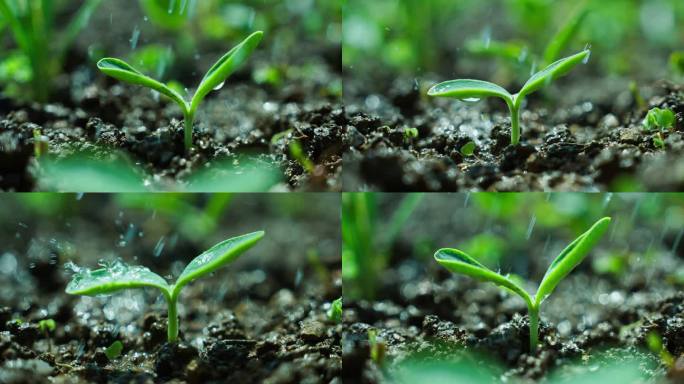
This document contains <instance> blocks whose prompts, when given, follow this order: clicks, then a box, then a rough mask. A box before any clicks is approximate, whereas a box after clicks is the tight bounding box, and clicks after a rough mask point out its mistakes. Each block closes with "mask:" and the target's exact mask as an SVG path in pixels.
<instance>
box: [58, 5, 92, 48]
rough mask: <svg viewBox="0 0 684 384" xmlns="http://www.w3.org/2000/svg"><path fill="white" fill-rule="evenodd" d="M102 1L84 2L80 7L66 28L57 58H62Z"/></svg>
mask: <svg viewBox="0 0 684 384" xmlns="http://www.w3.org/2000/svg"><path fill="white" fill-rule="evenodd" d="M101 2H102V0H86V2H85V3H84V4H83V5H82V6H81V8H80V9H79V10H78V12H77V13H76V15H75V16H74V17H73V18H72V19H71V21H70V22H69V24H68V25H67V27H66V30H65V32H64V34H63V35H62V39H61V41H60V42H59V43H60V46H59V51H58V52H59V56H60V57H63V56H64V54H66V51H67V50H68V49H69V47H70V46H71V44H72V43H73V42H74V40H76V37H77V36H78V34H79V33H80V32H81V30H83V28H85V27H86V26H87V25H88V22H89V21H90V17H91V16H92V15H93V13H94V12H95V9H96V8H97V7H98V6H99V5H100V3H101Z"/></svg>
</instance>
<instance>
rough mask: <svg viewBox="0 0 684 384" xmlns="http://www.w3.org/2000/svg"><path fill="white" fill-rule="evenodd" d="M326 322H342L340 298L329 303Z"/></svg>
mask: <svg viewBox="0 0 684 384" xmlns="http://www.w3.org/2000/svg"><path fill="white" fill-rule="evenodd" d="M328 320H330V321H332V322H334V323H337V324H339V323H340V322H341V321H342V298H341V297H340V298H339V299H337V300H335V301H333V302H332V303H330V309H329V310H328Z"/></svg>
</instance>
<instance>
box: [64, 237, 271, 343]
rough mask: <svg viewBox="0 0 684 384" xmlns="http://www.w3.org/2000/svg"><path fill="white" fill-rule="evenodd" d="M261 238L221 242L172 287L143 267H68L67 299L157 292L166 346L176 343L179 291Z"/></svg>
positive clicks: (195, 260)
mask: <svg viewBox="0 0 684 384" xmlns="http://www.w3.org/2000/svg"><path fill="white" fill-rule="evenodd" d="M263 237H264V232H263V231H259V232H254V233H250V234H246V235H242V236H238V237H234V238H231V239H228V240H224V241H222V242H220V243H218V244H216V245H215V246H213V247H211V248H210V249H209V250H207V251H204V253H202V254H201V255H199V256H197V257H196V258H194V259H193V260H192V261H191V262H190V264H188V265H187V266H186V267H185V269H184V270H183V272H182V273H181V274H180V276H178V279H176V282H175V283H174V284H168V283H167V282H166V280H165V279H164V278H163V277H161V276H159V275H157V274H156V273H154V272H152V271H150V270H149V269H148V268H146V267H143V266H128V265H126V264H124V263H122V262H120V261H117V262H114V263H112V264H103V265H102V266H103V268H100V269H96V270H90V269H86V268H78V267H75V266H73V264H72V265H71V267H72V268H74V269H75V271H76V273H75V274H74V276H73V277H72V278H71V281H70V282H69V285H67V288H66V293H68V294H70V295H86V296H101V295H108V294H112V293H115V292H117V291H120V290H124V289H135V288H146V287H152V288H156V289H159V290H160V291H161V293H162V294H163V295H164V299H166V303H167V305H168V314H169V316H168V327H167V335H168V341H169V342H170V343H173V342H176V341H177V340H178V311H177V303H178V297H179V296H180V293H181V290H182V289H183V287H185V285H187V284H188V283H190V282H191V281H193V280H195V279H198V278H200V277H202V276H205V275H207V274H209V273H212V272H214V271H215V270H217V269H219V268H220V267H222V266H224V265H226V264H228V263H230V262H232V261H233V260H235V258H237V257H238V256H239V255H240V254H242V253H243V252H245V251H247V250H248V249H249V248H251V247H252V246H254V244H256V243H257V242H258V241H259V240H261V239H262V238H263Z"/></svg>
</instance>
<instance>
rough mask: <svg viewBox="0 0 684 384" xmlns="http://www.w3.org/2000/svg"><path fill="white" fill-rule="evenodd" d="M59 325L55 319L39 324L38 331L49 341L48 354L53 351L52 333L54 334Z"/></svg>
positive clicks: (45, 320) (42, 321)
mask: <svg viewBox="0 0 684 384" xmlns="http://www.w3.org/2000/svg"><path fill="white" fill-rule="evenodd" d="M55 328H57V324H56V323H55V320H53V319H44V320H41V321H39V322H38V329H39V330H40V331H41V332H43V335H45V338H46V339H47V341H48V352H51V351H52V340H51V339H50V332H54V331H55Z"/></svg>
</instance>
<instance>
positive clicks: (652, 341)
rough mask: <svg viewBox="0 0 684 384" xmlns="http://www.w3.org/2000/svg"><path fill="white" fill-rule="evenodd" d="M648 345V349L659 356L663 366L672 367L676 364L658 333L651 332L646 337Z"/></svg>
mask: <svg viewBox="0 0 684 384" xmlns="http://www.w3.org/2000/svg"><path fill="white" fill-rule="evenodd" d="M646 345H648V349H650V350H651V352H653V353H655V354H656V355H658V357H659V358H660V361H662V363H663V365H665V366H666V367H671V366H672V365H673V364H674V362H675V359H674V357H673V356H672V354H670V351H668V350H667V348H665V346H664V345H663V339H662V337H660V335H659V334H658V332H656V331H651V332H649V333H648V335H646Z"/></svg>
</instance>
